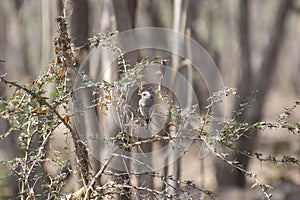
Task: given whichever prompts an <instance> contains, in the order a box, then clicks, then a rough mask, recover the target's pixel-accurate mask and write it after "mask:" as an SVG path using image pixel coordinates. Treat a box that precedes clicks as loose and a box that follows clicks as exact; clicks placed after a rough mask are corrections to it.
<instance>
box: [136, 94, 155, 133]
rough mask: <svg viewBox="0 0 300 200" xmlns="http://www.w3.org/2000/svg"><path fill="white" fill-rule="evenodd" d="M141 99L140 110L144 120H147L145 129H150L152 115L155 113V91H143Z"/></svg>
mask: <svg viewBox="0 0 300 200" xmlns="http://www.w3.org/2000/svg"><path fill="white" fill-rule="evenodd" d="M140 95H141V99H140V100H139V111H140V113H141V115H142V116H143V117H144V120H145V122H146V126H145V129H146V130H148V125H149V123H150V120H151V116H152V114H153V107H152V106H153V104H154V98H153V93H152V92H150V91H148V90H145V91H143V92H142V94H140Z"/></svg>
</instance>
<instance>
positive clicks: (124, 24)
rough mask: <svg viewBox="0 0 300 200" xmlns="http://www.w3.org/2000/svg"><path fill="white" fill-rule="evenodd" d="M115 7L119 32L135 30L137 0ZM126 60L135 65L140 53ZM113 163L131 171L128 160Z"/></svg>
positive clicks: (123, 198)
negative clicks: (120, 164) (122, 164)
mask: <svg viewBox="0 0 300 200" xmlns="http://www.w3.org/2000/svg"><path fill="white" fill-rule="evenodd" d="M113 7H114V11H115V19H116V24H117V30H118V31H119V32H123V31H126V30H130V29H133V28H135V21H136V8H137V0H127V1H119V0H113ZM126 58H127V60H128V61H129V62H130V63H131V64H132V65H134V64H135V63H136V62H137V61H138V60H139V55H138V51H135V52H133V53H130V54H129V55H127V56H126ZM122 160H123V161H122ZM113 162H115V163H118V162H120V163H124V167H125V168H124V170H125V171H126V170H129V171H130V162H129V160H128V159H126V160H124V159H123V158H115V159H114V160H113ZM126 168H128V169H126ZM140 179H141V177H140ZM117 181H120V183H126V184H129V182H130V179H129V175H124V176H123V180H119V179H118V180H117ZM143 181H144V182H145V183H146V184H152V182H151V181H150V182H149V180H148V179H145V180H143ZM120 199H121V200H126V199H131V198H130V195H128V194H127V193H126V191H125V192H124V195H121V196H120Z"/></svg>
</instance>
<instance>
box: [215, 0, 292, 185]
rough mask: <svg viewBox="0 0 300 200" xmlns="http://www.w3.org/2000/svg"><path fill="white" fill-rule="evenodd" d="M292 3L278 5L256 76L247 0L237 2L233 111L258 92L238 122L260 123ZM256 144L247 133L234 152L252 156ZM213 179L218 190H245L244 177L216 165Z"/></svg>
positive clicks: (288, 0) (239, 157)
mask: <svg viewBox="0 0 300 200" xmlns="http://www.w3.org/2000/svg"><path fill="white" fill-rule="evenodd" d="M291 1H292V0H285V1H280V3H279V5H278V11H277V13H276V16H275V22H274V25H273V27H272V29H271V31H270V39H269V42H268V45H267V47H266V50H265V53H264V55H263V59H262V63H261V67H260V70H259V71H258V73H257V74H255V75H252V74H253V73H252V72H251V69H250V67H251V55H250V47H249V44H250V34H251V32H250V29H249V13H250V11H249V7H248V3H249V1H248V0H241V1H240V25H239V27H240V45H241V73H240V74H239V82H238V86H237V88H238V93H239V94H240V99H239V101H237V102H236V104H235V109H238V108H239V105H240V103H242V101H243V100H244V99H245V98H246V97H247V96H249V95H250V94H251V91H253V90H258V93H257V95H256V101H255V103H254V104H253V105H252V106H251V109H248V110H246V112H245V113H244V114H242V115H241V116H239V117H238V121H240V122H247V123H250V124H252V123H255V122H258V121H260V120H262V115H263V108H264V104H265V100H266V96H267V94H268V92H269V89H270V88H271V83H272V79H273V77H274V74H275V72H276V68H277V60H278V53H279V52H280V45H281V43H282V41H283V38H284V25H285V22H286V19H287V16H288V11H289V8H290V4H291ZM256 140H257V131H252V132H249V137H242V138H240V140H238V142H237V145H236V148H237V149H238V150H239V151H241V152H250V153H252V152H253V151H254V149H255V144H256ZM231 158H232V159H234V160H237V161H238V162H239V163H241V164H242V165H243V166H244V167H245V168H247V166H248V164H249V158H248V157H247V156H245V155H244V154H241V153H239V152H236V151H235V152H232V154H231ZM216 167H217V179H218V183H219V185H220V186H231V185H232V186H238V187H244V186H245V175H244V174H243V173H242V172H241V171H236V170H235V171H232V168H228V167H226V166H224V164H221V163H219V162H217V164H216Z"/></svg>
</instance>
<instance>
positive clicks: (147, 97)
mask: <svg viewBox="0 0 300 200" xmlns="http://www.w3.org/2000/svg"><path fill="white" fill-rule="evenodd" d="M140 95H141V96H142V98H146V99H149V98H153V95H152V93H151V92H150V91H147V90H146V91H143V92H142V93H141V94H140Z"/></svg>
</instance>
